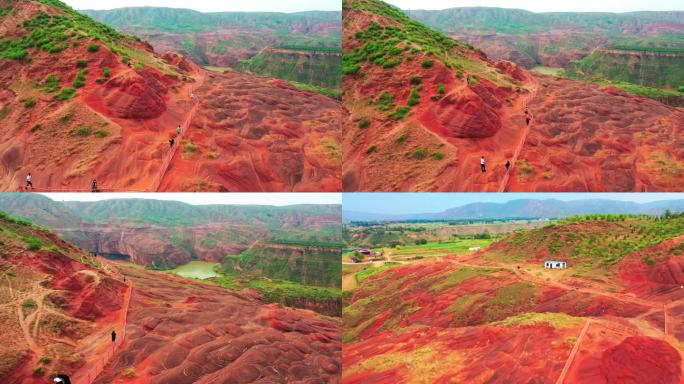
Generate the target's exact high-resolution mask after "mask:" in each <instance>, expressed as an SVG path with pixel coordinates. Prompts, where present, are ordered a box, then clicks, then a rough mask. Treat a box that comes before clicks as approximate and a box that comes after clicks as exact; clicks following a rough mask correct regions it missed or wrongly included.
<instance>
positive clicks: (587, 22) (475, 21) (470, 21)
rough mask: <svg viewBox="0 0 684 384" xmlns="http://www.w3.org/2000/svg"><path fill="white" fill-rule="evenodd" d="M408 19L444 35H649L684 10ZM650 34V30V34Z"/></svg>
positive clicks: (494, 12)
mask: <svg viewBox="0 0 684 384" xmlns="http://www.w3.org/2000/svg"><path fill="white" fill-rule="evenodd" d="M405 12H406V13H407V14H408V15H409V16H410V17H413V18H415V19H418V20H420V21H422V22H424V23H426V24H428V25H429V26H431V27H435V28H438V29H440V30H442V31H445V32H453V31H456V30H458V29H479V30H489V31H493V32H504V33H520V32H548V30H549V28H576V29H581V30H587V31H596V30H598V31H612V32H614V33H616V34H621V33H626V34H632V33H634V34H638V33H648V32H649V31H648V29H647V27H648V26H650V25H652V24H657V23H677V24H681V23H682V22H683V21H682V20H684V11H641V12H626V13H612V12H540V13H537V12H530V11H526V10H523V9H514V8H496V7H459V8H449V9H441V10H406V11H405ZM650 32H652V31H650Z"/></svg>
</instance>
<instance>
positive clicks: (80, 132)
mask: <svg viewBox="0 0 684 384" xmlns="http://www.w3.org/2000/svg"><path fill="white" fill-rule="evenodd" d="M92 134H93V129H92V128H90V127H88V126H85V125H82V126H80V127H78V128H76V129H74V130H73V131H71V135H72V136H78V137H88V136H90V135H92Z"/></svg>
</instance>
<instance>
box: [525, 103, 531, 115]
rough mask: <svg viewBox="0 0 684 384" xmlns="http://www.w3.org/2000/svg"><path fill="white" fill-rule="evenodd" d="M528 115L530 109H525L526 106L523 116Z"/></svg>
mask: <svg viewBox="0 0 684 384" xmlns="http://www.w3.org/2000/svg"><path fill="white" fill-rule="evenodd" d="M528 113H530V109H529V108H527V105H526V106H525V115H527V114H528Z"/></svg>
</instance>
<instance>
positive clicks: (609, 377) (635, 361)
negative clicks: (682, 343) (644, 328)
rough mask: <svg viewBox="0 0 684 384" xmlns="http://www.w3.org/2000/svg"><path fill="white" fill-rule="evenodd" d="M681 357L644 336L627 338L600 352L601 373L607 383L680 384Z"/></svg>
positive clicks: (671, 349) (669, 348)
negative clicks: (601, 355)
mask: <svg viewBox="0 0 684 384" xmlns="http://www.w3.org/2000/svg"><path fill="white" fill-rule="evenodd" d="M681 363H682V358H681V356H680V355H679V352H677V350H676V349H674V348H672V346H671V345H669V344H667V343H666V342H664V341H661V340H657V339H653V338H650V337H645V336H637V337H628V338H626V339H625V340H623V341H622V342H621V343H620V344H618V345H616V346H614V347H612V348H610V349H608V350H606V351H605V352H603V358H602V359H601V372H602V373H603V376H604V377H605V378H606V381H605V382H606V384H618V383H620V384H630V383H634V384H637V383H663V384H677V383H680V382H681V378H682V372H681V367H680V366H681Z"/></svg>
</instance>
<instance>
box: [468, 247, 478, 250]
mask: <svg viewBox="0 0 684 384" xmlns="http://www.w3.org/2000/svg"><path fill="white" fill-rule="evenodd" d="M468 250H469V251H479V250H480V247H470V248H468Z"/></svg>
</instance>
